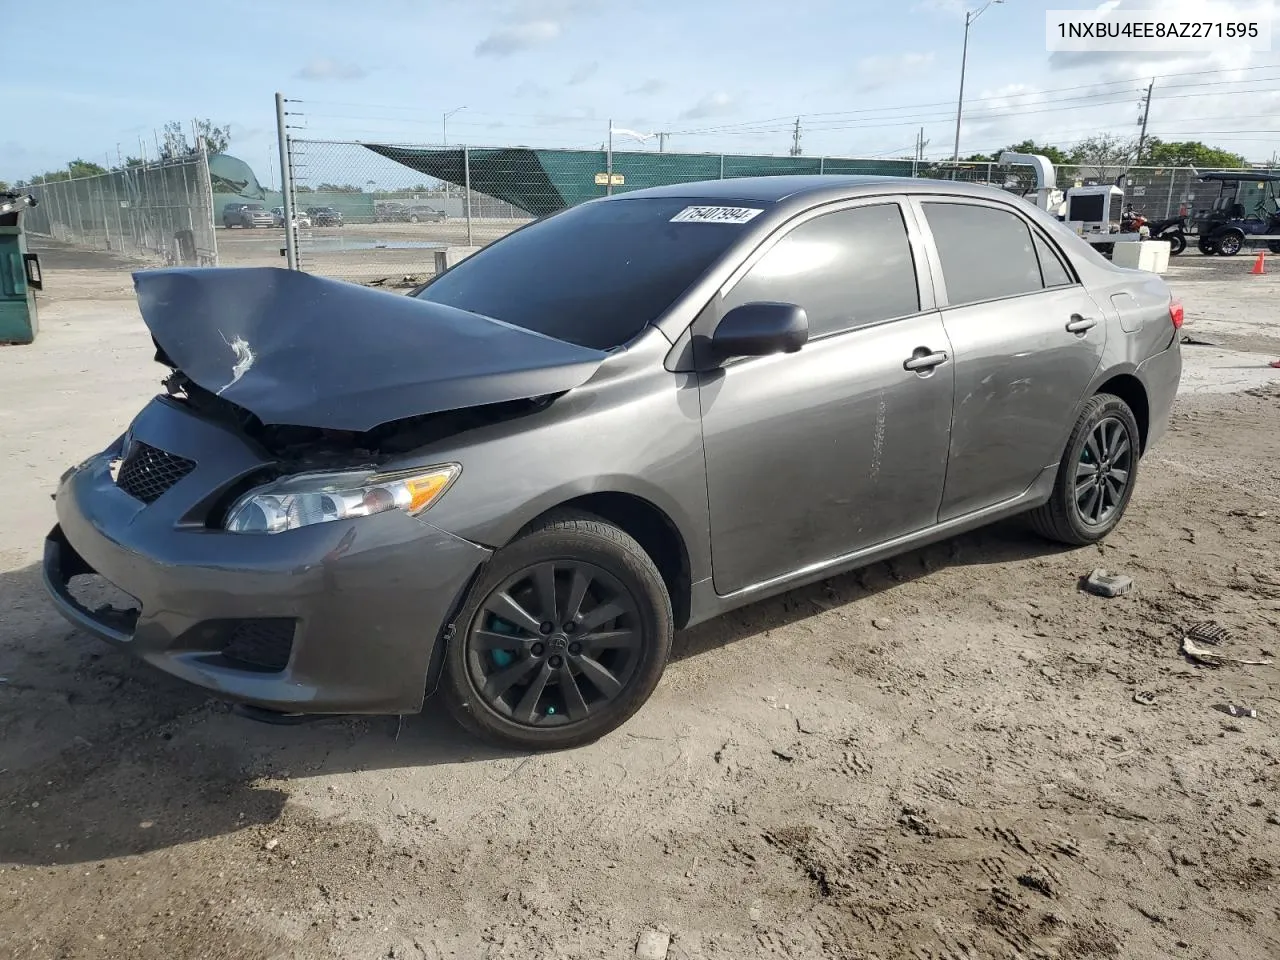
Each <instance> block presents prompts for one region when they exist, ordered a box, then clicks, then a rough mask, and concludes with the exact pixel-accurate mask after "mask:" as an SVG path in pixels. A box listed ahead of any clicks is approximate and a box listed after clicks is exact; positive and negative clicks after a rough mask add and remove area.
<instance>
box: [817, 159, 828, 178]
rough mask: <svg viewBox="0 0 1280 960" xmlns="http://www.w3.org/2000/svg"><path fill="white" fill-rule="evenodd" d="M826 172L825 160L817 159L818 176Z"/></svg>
mask: <svg viewBox="0 0 1280 960" xmlns="http://www.w3.org/2000/svg"><path fill="white" fill-rule="evenodd" d="M826 172H827V158H826V157H819V158H818V174H819V175H822V174H824V173H826Z"/></svg>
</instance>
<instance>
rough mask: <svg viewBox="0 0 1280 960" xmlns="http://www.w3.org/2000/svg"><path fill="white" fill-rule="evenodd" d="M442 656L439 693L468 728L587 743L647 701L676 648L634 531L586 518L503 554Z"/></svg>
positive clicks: (547, 526)
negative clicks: (629, 534)
mask: <svg viewBox="0 0 1280 960" xmlns="http://www.w3.org/2000/svg"><path fill="white" fill-rule="evenodd" d="M455 625H456V626H455V630H456V632H455V633H454V636H453V639H452V640H451V642H450V643H449V647H448V649H447V650H446V651H445V661H444V676H443V678H442V682H441V691H442V694H443V695H444V698H445V702H446V704H447V705H448V707H449V710H450V712H451V713H452V714H453V715H454V717H455V718H457V720H458V722H459V723H460V724H461V725H462V726H463V727H465V728H467V729H469V730H471V731H472V732H473V733H476V734H478V735H479V736H481V737H483V738H485V739H487V740H489V741H491V742H494V743H497V744H499V745H501V746H505V747H513V748H516V749H520V750H553V749H563V748H567V747H576V746H581V745H582V744H586V743H590V742H592V741H594V740H596V739H598V738H599V737H601V736H603V735H604V734H606V733H608V732H609V731H611V730H614V729H615V728H617V727H618V726H620V725H621V724H622V723H624V722H625V721H626V720H627V719H628V718H629V717H631V715H632V714H634V713H635V712H636V711H637V710H638V709H640V707H641V706H642V705H643V704H644V702H645V701H646V700H648V699H649V695H650V694H651V693H652V692H653V690H654V688H655V687H656V686H657V685H658V681H659V679H661V677H662V672H663V670H664V668H665V667H666V663H667V657H668V655H669V654H670V651H671V640H672V635H673V632H674V630H673V617H672V612H671V599H670V597H669V595H668V593H667V588H666V585H665V584H664V583H663V580H662V575H661V574H660V573H659V572H658V569H657V567H656V566H655V565H654V563H653V560H652V559H651V558H650V557H649V555H648V554H647V553H645V551H644V549H643V548H642V547H641V546H640V544H638V543H637V542H636V541H635V540H634V539H633V538H632V537H630V536H628V535H627V534H626V533H624V532H623V531H622V530H619V529H618V528H617V527H615V526H613V525H611V524H609V523H606V522H605V521H603V520H601V519H599V518H598V517H594V516H591V515H588V514H581V513H566V514H561V515H559V516H552V517H551V518H549V519H547V520H546V521H544V522H541V523H539V524H537V525H535V526H534V527H532V528H531V529H529V530H528V531H527V532H525V533H524V534H523V535H521V536H520V537H519V538H517V539H516V540H514V541H513V542H512V543H510V544H509V545H507V546H506V547H503V548H502V549H501V550H499V551H498V552H497V553H496V554H495V555H494V557H493V559H492V560H491V561H490V563H489V565H488V567H487V568H486V570H485V572H484V573H483V575H482V576H481V578H480V580H479V581H478V582H477V583H476V584H475V586H474V587H473V588H472V590H471V592H470V593H469V595H468V597H467V600H466V602H465V603H464V604H463V607H462V610H461V611H460V612H459V615H458V618H457V620H456V621H455Z"/></svg>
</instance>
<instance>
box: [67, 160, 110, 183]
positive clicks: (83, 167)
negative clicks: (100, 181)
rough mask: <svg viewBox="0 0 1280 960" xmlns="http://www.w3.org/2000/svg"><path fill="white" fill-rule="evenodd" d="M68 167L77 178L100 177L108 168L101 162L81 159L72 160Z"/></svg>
mask: <svg viewBox="0 0 1280 960" xmlns="http://www.w3.org/2000/svg"><path fill="white" fill-rule="evenodd" d="M67 169H68V170H69V171H70V174H71V176H72V177H73V178H74V179H77V180H78V179H79V178H80V177H98V176H101V175H102V174H104V173H106V172H107V168H106V167H104V166H102V164H100V163H94V162H93V161H91V160H80V159H76V160H72V161H70V162H69V163H68V164H67Z"/></svg>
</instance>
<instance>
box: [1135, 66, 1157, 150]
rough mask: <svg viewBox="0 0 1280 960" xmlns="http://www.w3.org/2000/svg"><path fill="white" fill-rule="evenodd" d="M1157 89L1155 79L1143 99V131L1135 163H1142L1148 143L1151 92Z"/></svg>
mask: <svg viewBox="0 0 1280 960" xmlns="http://www.w3.org/2000/svg"><path fill="white" fill-rule="evenodd" d="M1155 88H1156V81H1155V78H1154V77H1153V78H1152V79H1151V82H1150V83H1149V84H1147V93H1146V96H1144V97H1143V98H1142V131H1141V132H1140V133H1139V134H1138V150H1137V155H1136V156H1135V157H1134V158H1133V162H1134V163H1141V162H1142V148H1143V147H1144V146H1145V145H1146V142H1147V117H1149V116H1150V115H1151V91H1152V90H1154V89H1155Z"/></svg>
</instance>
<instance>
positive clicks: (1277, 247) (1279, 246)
mask: <svg viewBox="0 0 1280 960" xmlns="http://www.w3.org/2000/svg"><path fill="white" fill-rule="evenodd" d="M1267 249H1268V250H1270V251H1271V252H1272V253H1280V240H1268V241H1267Z"/></svg>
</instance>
